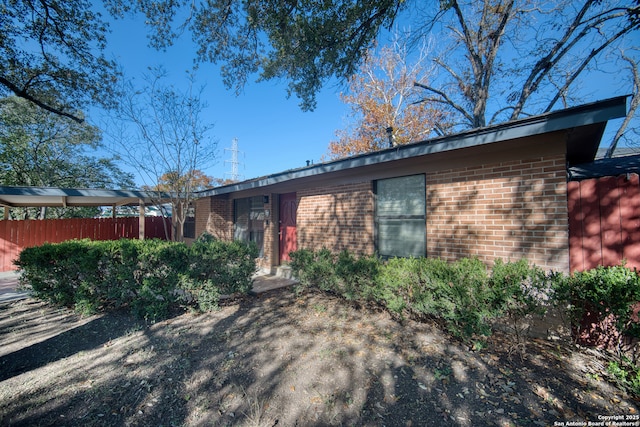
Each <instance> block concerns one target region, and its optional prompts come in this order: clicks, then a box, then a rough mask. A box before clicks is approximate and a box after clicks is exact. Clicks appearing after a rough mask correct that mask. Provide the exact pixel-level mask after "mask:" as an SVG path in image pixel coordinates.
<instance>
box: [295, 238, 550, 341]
mask: <svg viewBox="0 0 640 427" xmlns="http://www.w3.org/2000/svg"><path fill="white" fill-rule="evenodd" d="M291 259H292V262H291V267H292V269H293V271H294V275H295V276H296V277H297V278H298V279H299V280H300V282H301V287H309V286H317V287H318V288H320V289H322V290H325V291H331V292H334V293H337V294H339V295H341V296H343V297H344V298H346V299H349V300H360V301H374V302H376V303H378V304H380V305H382V306H384V307H386V308H387V309H388V310H389V311H390V312H392V313H396V314H398V315H400V316H404V315H407V314H409V315H414V316H418V317H424V316H428V317H431V318H434V319H438V320H440V321H441V322H442V323H443V324H444V325H445V326H446V328H447V329H448V330H449V331H450V332H451V333H452V334H454V335H456V336H458V337H460V338H463V339H475V337H478V336H486V335H490V334H491V332H492V326H493V323H494V322H495V320H496V319H498V318H500V317H503V316H508V317H509V318H510V319H512V321H513V322H514V324H517V323H518V322H519V321H520V320H521V319H522V318H523V317H525V316H528V315H531V314H534V313H541V312H543V311H544V304H545V303H546V302H547V299H548V298H549V287H550V284H549V282H550V279H549V277H548V276H547V275H545V274H544V272H542V271H541V270H540V269H538V268H536V267H529V265H528V264H527V262H526V261H524V260H522V261H518V262H515V263H511V262H509V263H504V262H502V261H498V262H496V265H495V267H494V270H493V271H492V272H491V274H489V272H488V270H487V267H486V266H485V265H484V264H483V263H482V262H481V261H480V260H478V259H476V258H472V259H469V258H465V259H461V260H458V261H456V262H447V261H444V260H441V259H428V258H392V259H390V260H388V261H386V262H382V261H381V260H380V259H378V258H377V257H373V256H362V257H359V258H356V257H355V256H354V255H353V254H350V253H349V252H346V251H343V252H341V253H340V254H338V255H337V256H334V255H333V254H332V253H331V252H330V251H328V250H327V249H322V250H320V251H317V252H314V251H311V250H307V249H301V250H298V251H296V252H292V253H291Z"/></svg>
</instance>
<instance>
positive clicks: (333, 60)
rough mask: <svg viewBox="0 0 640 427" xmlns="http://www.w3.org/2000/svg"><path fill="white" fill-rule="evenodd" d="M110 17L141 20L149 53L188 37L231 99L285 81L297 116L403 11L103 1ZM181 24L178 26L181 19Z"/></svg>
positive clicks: (378, 4)
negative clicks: (249, 85) (256, 85)
mask: <svg viewBox="0 0 640 427" xmlns="http://www.w3.org/2000/svg"><path fill="white" fill-rule="evenodd" d="M105 4H106V5H107V7H108V8H109V10H110V11H111V12H112V13H113V14H115V15H121V16H122V15H123V14H124V13H127V12H141V13H143V14H144V15H145V17H146V22H147V23H149V25H150V26H151V27H152V29H153V32H152V34H151V36H150V41H151V45H152V46H155V47H157V48H165V47H167V46H169V45H171V43H172V42H173V40H174V39H175V38H176V37H177V36H178V35H179V34H181V33H182V32H183V31H184V30H186V29H188V30H190V31H191V33H192V37H193V39H194V41H195V42H196V43H197V45H198V60H199V61H200V62H205V61H208V62H212V63H220V64H221V73H222V77H223V81H224V83H225V84H226V85H227V87H229V88H234V89H235V90H236V91H237V92H239V91H241V90H242V87H243V86H244V84H245V83H246V82H247V80H248V78H249V77H250V76H251V75H253V74H256V73H259V75H260V77H259V80H270V79H281V78H282V79H286V80H288V81H289V89H288V93H289V95H291V94H293V93H294V94H296V95H297V96H298V97H299V98H300V99H301V106H302V108H303V109H305V110H312V109H313V108H314V107H315V104H316V101H315V94H316V93H317V92H318V91H319V89H320V88H321V86H322V85H323V84H324V83H326V82H327V81H328V80H329V79H331V78H332V77H333V76H337V77H339V78H345V79H346V78H348V77H349V76H351V75H352V74H353V73H354V72H355V71H356V69H357V66H358V63H359V61H360V59H361V57H362V55H364V53H365V52H366V51H367V49H368V48H369V47H371V44H372V42H373V40H374V39H375V38H376V36H377V35H378V32H379V30H380V29H381V28H383V27H385V26H388V27H390V26H391V24H392V23H393V20H394V19H395V17H396V16H397V14H398V13H399V12H400V11H401V10H402V9H404V8H405V7H406V4H407V2H405V1H403V0H369V1H355V0H334V1H324V2H318V1H300V2H292V1H281V0H260V1H251V2H249V1H242V2H240V1H232V0H210V1H207V2H199V3H197V2H192V1H191V0H139V1H137V2H135V3H132V2H128V1H124V0H105ZM184 17H186V18H184Z"/></svg>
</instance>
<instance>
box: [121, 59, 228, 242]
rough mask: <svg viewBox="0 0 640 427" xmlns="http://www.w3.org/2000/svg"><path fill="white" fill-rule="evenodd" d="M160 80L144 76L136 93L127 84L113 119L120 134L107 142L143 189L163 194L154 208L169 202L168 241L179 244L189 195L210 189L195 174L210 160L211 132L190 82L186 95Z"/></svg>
mask: <svg viewBox="0 0 640 427" xmlns="http://www.w3.org/2000/svg"><path fill="white" fill-rule="evenodd" d="M165 77H166V73H165V72H164V71H163V70H162V69H161V68H157V69H153V70H152V72H151V73H150V74H148V75H147V76H145V86H144V87H143V88H142V89H141V90H135V89H134V88H133V84H132V83H129V84H128V87H127V88H126V90H124V91H123V93H127V94H128V95H127V96H126V97H124V98H123V101H122V103H121V106H120V108H119V110H118V115H117V119H116V120H118V123H119V124H120V125H121V126H120V129H119V131H118V132H117V133H115V134H111V135H110V136H111V138H112V140H113V143H114V147H113V148H114V149H115V150H116V152H121V153H125V154H123V160H124V161H125V162H127V163H128V164H130V165H131V166H133V167H134V168H135V169H136V170H137V171H138V174H139V176H140V178H141V179H142V180H143V182H144V184H145V188H147V189H152V190H157V191H158V192H159V193H160V192H161V193H163V194H158V195H157V196H158V200H157V201H156V204H157V205H158V206H161V203H160V201H159V199H160V197H161V196H162V198H165V199H166V197H167V196H168V197H169V198H170V200H171V205H172V218H173V226H174V230H173V233H172V235H173V237H174V239H175V240H178V241H181V240H182V230H183V225H184V222H185V220H186V216H187V210H188V207H189V205H190V204H191V202H192V201H193V200H194V195H193V192H194V191H196V190H198V189H201V187H202V186H203V185H208V184H209V183H210V178H209V177H207V176H205V175H204V174H203V173H202V172H201V171H200V170H201V169H202V168H204V167H206V166H207V165H209V164H210V163H211V162H212V161H213V160H214V159H215V149H216V145H217V143H216V142H215V141H212V140H211V139H210V138H208V136H207V134H208V132H209V130H210V129H211V126H210V125H208V124H206V123H203V121H202V120H201V119H200V113H201V112H202V110H203V109H204V108H205V107H206V105H205V104H204V103H203V102H202V101H201V100H200V94H201V92H197V91H195V90H194V89H193V80H191V84H190V85H189V89H188V90H187V91H180V90H178V89H176V88H175V87H174V86H171V85H169V86H165V85H164V84H163V79H164V78H165ZM112 128H115V126H113V127H112ZM131 141H136V143H135V144H132V143H131Z"/></svg>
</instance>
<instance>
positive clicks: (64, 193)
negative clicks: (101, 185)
mask: <svg viewBox="0 0 640 427" xmlns="http://www.w3.org/2000/svg"><path fill="white" fill-rule="evenodd" d="M157 196H158V195H157V194H154V193H153V192H146V191H140V190H105V189H82V188H52V187H11V186H0V206H6V207H40V206H61V207H67V206H124V205H138V204H140V201H143V202H144V204H145V205H146V204H149V205H151V204H154V203H158V202H167V201H169V200H168V195H167V194H160V195H159V196H161V197H157Z"/></svg>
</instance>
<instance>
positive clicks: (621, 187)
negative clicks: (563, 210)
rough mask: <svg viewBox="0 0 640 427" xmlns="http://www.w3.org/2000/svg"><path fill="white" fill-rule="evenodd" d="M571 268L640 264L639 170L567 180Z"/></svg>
mask: <svg viewBox="0 0 640 427" xmlns="http://www.w3.org/2000/svg"><path fill="white" fill-rule="evenodd" d="M567 202H568V211H569V263H570V268H571V271H576V270H580V271H583V270H589V269H591V268H595V267H597V266H599V265H604V266H612V265H619V264H620V262H621V261H622V260H623V259H624V260H626V263H627V266H628V267H631V268H634V267H636V268H640V183H639V179H638V175H637V174H629V175H628V176H624V175H623V176H619V177H605V178H594V179H588V180H584V181H572V182H569V183H568V184H567Z"/></svg>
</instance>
